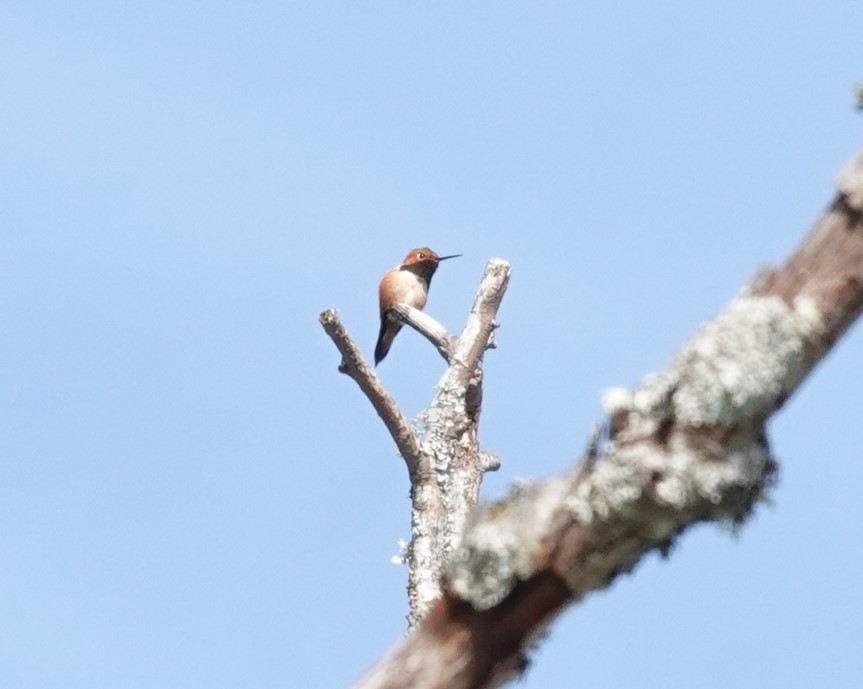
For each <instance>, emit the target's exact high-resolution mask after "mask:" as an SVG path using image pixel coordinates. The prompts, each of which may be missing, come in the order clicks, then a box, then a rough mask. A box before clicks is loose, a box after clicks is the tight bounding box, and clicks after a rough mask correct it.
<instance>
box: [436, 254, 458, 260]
mask: <svg viewBox="0 0 863 689" xmlns="http://www.w3.org/2000/svg"><path fill="white" fill-rule="evenodd" d="M459 256H461V254H453V255H452V256H441V257H440V258H439V259H438V261H446V260H447V259H448V258H458V257H459Z"/></svg>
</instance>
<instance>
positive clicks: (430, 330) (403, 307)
mask: <svg viewBox="0 0 863 689" xmlns="http://www.w3.org/2000/svg"><path fill="white" fill-rule="evenodd" d="M389 313H390V314H391V316H395V317H398V320H400V321H401V322H402V323H406V324H407V325H409V326H410V327H412V328H413V329H414V330H416V331H417V332H418V333H419V334H420V335H422V336H423V337H425V338H426V339H427V340H428V341H429V342H431V343H432V344H433V345H434V346H435V347H436V348H437V351H438V352H439V353H440V355H441V356H442V357H443V358H444V361H446V362H447V363H450V359H451V353H452V348H453V343H454V342H455V338H454V337H453V336H452V335H450V334H449V333H448V332H447V331H446V328H444V327H443V326H442V325H441V324H440V323H438V322H437V321H436V320H435V319H434V318H432V317H431V316H429V315H428V314H427V313H424V312H422V311H420V310H419V309H415V308H414V307H413V306H411V305H410V304H402V303H401V302H396V303H395V304H393V305H392V306H391V307H390V311H389Z"/></svg>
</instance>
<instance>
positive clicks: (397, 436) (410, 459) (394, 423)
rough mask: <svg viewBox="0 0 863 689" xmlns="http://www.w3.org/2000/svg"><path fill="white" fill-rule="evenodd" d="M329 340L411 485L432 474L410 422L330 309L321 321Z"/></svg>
mask: <svg viewBox="0 0 863 689" xmlns="http://www.w3.org/2000/svg"><path fill="white" fill-rule="evenodd" d="M318 320H319V321H320V323H321V325H322V326H324V330H325V331H326V333H327V335H329V336H330V339H332V341H333V342H334V343H335V345H336V347H337V348H338V350H339V352H340V353H341V355H342V363H341V364H340V365H339V371H340V372H341V373H344V374H346V375H347V376H349V377H350V378H352V379H353V380H354V382H355V383H356V384H357V385H359V386H360V390H362V391H363V394H364V395H365V396H366V397H367V398H368V399H369V402H371V403H372V406H373V407H374V408H375V411H376V412H377V413H378V416H380V417H381V419H382V420H383V422H384V425H385V426H386V427H387V430H388V431H389V432H390V435H391V436H392V437H393V440H394V441H395V443H396V446H397V447H398V450H399V453H400V454H401V456H402V458H403V459H404V461H405V464H407V468H408V473H409V475H410V476H411V482H413V481H414V477H418V476H420V475H422V474H426V475H428V474H430V473H431V472H430V470H429V468H428V460H427V459H426V458H425V457H423V454H422V452H421V451H420V446H419V443H418V442H417V438H416V435H415V434H414V430H413V428H411V424H410V422H409V421H408V420H407V418H406V417H405V415H404V414H403V413H402V410H401V409H399V406H398V405H397V404H396V401H395V400H394V399H393V397H392V395H390V393H389V391H388V390H387V389H386V388H385V387H384V385H383V383H381V381H380V378H378V377H377V375H376V374H375V370H374V369H373V368H372V367H371V366H369V364H368V363H366V360H365V359H364V358H363V354H362V352H361V351H360V348H359V347H357V345H356V343H355V342H354V341H353V339H352V338H351V336H350V334H349V333H348V331H347V329H346V328H345V326H343V325H342V323H341V321H340V320H339V315H338V313H336V311H335V310H334V309H328V310H327V311H324V312H323V313H321V315H320V316H319V317H318Z"/></svg>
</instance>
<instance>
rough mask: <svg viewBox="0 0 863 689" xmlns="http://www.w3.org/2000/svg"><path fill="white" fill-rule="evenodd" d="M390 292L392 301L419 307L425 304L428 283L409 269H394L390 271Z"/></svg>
mask: <svg viewBox="0 0 863 689" xmlns="http://www.w3.org/2000/svg"><path fill="white" fill-rule="evenodd" d="M390 280H391V282H390V285H388V287H389V288H390V289H391V290H392V292H391V294H392V295H393V297H394V301H400V302H402V303H404V304H409V305H410V306H413V307H414V308H415V309H421V308H423V307H424V306H425V305H426V295H427V294H428V283H426V281H425V280H423V279H422V278H421V277H420V276H419V275H417V274H416V273H414V272H413V271H410V270H394V271H393V272H391V273H390Z"/></svg>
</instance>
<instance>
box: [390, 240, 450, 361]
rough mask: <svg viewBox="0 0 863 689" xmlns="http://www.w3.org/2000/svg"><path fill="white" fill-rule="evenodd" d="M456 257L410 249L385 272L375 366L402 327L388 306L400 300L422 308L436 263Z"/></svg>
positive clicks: (425, 247) (424, 247) (426, 250)
mask: <svg viewBox="0 0 863 689" xmlns="http://www.w3.org/2000/svg"><path fill="white" fill-rule="evenodd" d="M459 256H461V254H453V255H452V256H438V255H437V254H436V253H435V252H434V251H432V250H431V249H429V248H428V247H427V246H423V247H420V248H419V249H413V250H412V251H411V252H410V253H409V254H408V255H407V256H405V260H404V261H402V262H401V263H400V264H399V265H397V266H396V267H395V268H393V269H392V270H390V271H389V272H387V274H386V275H384V277H383V280H381V286H380V287H379V288H378V296H379V297H380V304H381V331H380V333H379V334H378V343H377V344H376V345H375V366H377V365H378V364H379V363H381V361H383V358H384V357H385V356H386V355H387V352H388V351H390V345H392V343H393V339H394V338H395V336H396V335H397V334H398V332H399V330H401V329H402V324H401V323H399V322H398V321H397V320H394V319H391V318H390V317H389V315H388V312H389V310H390V307H391V306H392V305H393V304H395V303H397V302H401V303H402V304H408V305H409V306H413V307H414V308H415V309H420V310H422V308H423V307H424V306H425V305H426V300H427V299H428V294H429V285H430V284H431V279H432V275H434V273H435V271H436V270H437V267H438V264H439V263H440V262H441V261H446V260H447V259H448V258H458V257H459Z"/></svg>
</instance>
